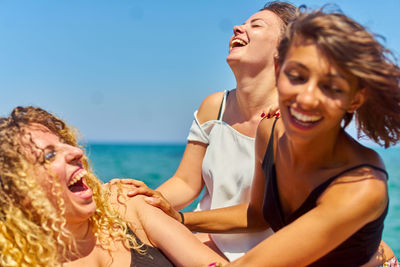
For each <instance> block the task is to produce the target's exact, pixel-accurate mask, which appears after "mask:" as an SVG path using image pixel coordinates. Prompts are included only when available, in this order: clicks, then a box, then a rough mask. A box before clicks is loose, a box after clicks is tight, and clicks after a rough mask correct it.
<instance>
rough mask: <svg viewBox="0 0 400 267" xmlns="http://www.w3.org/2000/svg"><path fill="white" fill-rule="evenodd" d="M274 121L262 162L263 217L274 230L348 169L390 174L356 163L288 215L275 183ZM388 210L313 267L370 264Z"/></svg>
mask: <svg viewBox="0 0 400 267" xmlns="http://www.w3.org/2000/svg"><path fill="white" fill-rule="evenodd" d="M275 123H276V120H275V122H274V125H273V127H272V132H271V136H270V139H269V142H268V146H267V150H266V152H265V156H264V160H263V163H262V168H263V170H264V176H265V190H264V203H263V216H264V219H265V221H266V222H267V223H268V224H269V225H270V227H271V228H272V230H274V232H276V231H278V230H279V229H281V228H283V227H285V226H286V225H288V224H290V223H291V222H293V221H295V220H296V219H297V218H299V217H300V216H302V215H303V214H305V213H307V212H308V211H310V210H312V209H313V208H315V207H316V203H317V200H318V198H319V196H320V195H321V194H322V193H323V192H324V191H325V190H326V188H327V187H328V186H329V185H330V184H331V183H332V182H333V181H334V180H335V179H336V178H338V177H339V176H341V175H342V174H344V173H345V172H348V171H351V170H354V169H357V168H361V167H365V166H367V167H370V168H373V169H375V170H379V171H381V172H383V173H385V175H386V177H388V174H387V172H386V171H385V170H383V169H381V168H379V167H376V166H373V165H370V164H360V165H357V166H354V167H352V168H349V169H347V170H344V171H342V172H340V173H339V174H337V175H335V176H333V177H331V178H329V179H328V180H327V181H325V182H324V183H322V184H321V185H319V186H317V187H316V188H315V189H314V190H313V191H312V192H311V193H310V194H309V195H308V197H307V198H306V200H305V201H304V202H303V204H302V205H301V206H300V207H299V208H298V209H297V210H295V211H294V212H292V213H291V214H289V215H288V216H286V217H285V216H284V214H283V211H282V208H281V205H280V199H279V193H278V188H277V182H276V169H275V162H274V151H273V143H274V142H273V133H274V128H275ZM387 211H388V206H386V209H385V211H384V212H383V213H382V215H381V216H379V218H377V219H376V220H374V221H372V222H370V223H368V224H366V225H364V226H363V227H362V228H361V229H360V230H358V231H357V232H356V233H354V234H353V235H352V236H350V237H349V238H348V239H347V240H345V241H344V242H343V243H341V244H340V245H339V246H338V247H336V248H335V249H334V250H332V251H331V252H329V253H328V254H326V255H325V256H323V257H322V258H320V259H319V260H317V261H316V262H314V263H313V264H311V265H310V266H360V265H362V264H364V263H367V262H368V260H369V259H370V258H371V257H372V255H373V254H374V253H375V252H376V251H377V249H378V247H379V243H380V241H381V238H382V231H383V221H384V219H385V217H386V214H387ZM299 249H301V248H299Z"/></svg>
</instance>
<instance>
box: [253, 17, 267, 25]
mask: <svg viewBox="0 0 400 267" xmlns="http://www.w3.org/2000/svg"><path fill="white" fill-rule="evenodd" d="M258 20H261V21H262V22H264V23H265V24H268V23H267V22H266V21H265V20H263V19H262V18H254V19H252V20H250V23H253V22H256V21H258Z"/></svg>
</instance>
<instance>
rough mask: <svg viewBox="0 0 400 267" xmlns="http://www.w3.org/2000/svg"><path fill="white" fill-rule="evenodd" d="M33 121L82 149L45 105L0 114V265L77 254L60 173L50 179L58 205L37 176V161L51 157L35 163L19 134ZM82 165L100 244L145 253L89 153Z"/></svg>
mask: <svg viewBox="0 0 400 267" xmlns="http://www.w3.org/2000/svg"><path fill="white" fill-rule="evenodd" d="M33 123H36V124H41V125H43V126H45V127H46V128H48V129H49V130H50V131H51V132H52V133H54V134H55V135H57V136H58V137H59V138H60V140H62V141H63V142H65V143H67V144H69V145H72V146H76V147H78V143H77V139H76V130H74V129H73V128H71V127H68V126H67V125H66V124H65V123H64V122H63V121H62V120H61V119H59V118H57V117H56V116H54V115H52V114H50V113H48V112H47V111H45V110H43V109H41V108H38V107H31V106H28V107H16V108H15V109H14V110H13V111H12V113H11V114H10V116H9V117H6V118H5V117H4V118H0V147H1V149H0V207H1V208H0V266H60V265H61V263H62V262H65V261H68V259H67V253H68V254H69V255H71V253H72V255H75V256H79V253H78V252H77V249H76V244H75V241H74V239H73V237H72V235H71V233H70V232H69V231H68V230H67V229H66V227H65V225H66V219H65V217H64V214H65V205H64V201H63V199H62V198H61V193H62V192H61V190H62V189H61V185H60V183H59V182H58V180H57V177H56V176H55V175H51V177H52V178H53V179H50V180H49V183H50V184H51V194H52V195H53V196H54V198H53V199H56V201H55V202H56V203H54V202H52V201H51V200H49V198H48V196H47V194H46V193H45V192H44V190H43V188H42V187H41V185H40V184H39V183H38V182H37V180H36V179H35V177H34V169H35V167H37V164H41V165H43V166H45V167H46V164H47V161H46V160H45V159H44V158H38V159H37V161H36V162H34V163H32V161H29V160H28V159H27V158H26V153H24V149H26V148H24V147H23V145H22V144H21V136H22V135H23V134H24V133H25V131H26V127H27V126H29V125H31V124H33ZM82 163H83V167H84V168H85V169H86V171H87V173H88V174H87V175H86V176H85V180H86V182H87V184H88V186H89V187H90V188H91V189H92V191H93V200H94V201H95V203H96V206H97V208H96V211H95V213H94V215H92V216H91V217H90V219H89V223H90V224H91V226H92V231H93V233H94V235H95V236H96V238H97V240H98V242H99V244H100V246H101V247H102V248H104V249H105V250H108V251H111V243H112V242H114V241H121V242H122V243H123V244H124V245H125V247H126V248H133V249H136V250H138V251H141V250H140V246H139V245H138V243H137V241H136V240H135V238H134V237H133V236H131V235H130V234H129V233H128V225H127V223H126V222H125V221H124V220H123V219H122V218H121V217H120V215H119V214H118V213H117V212H116V211H115V210H114V209H113V208H112V206H111V204H110V202H109V196H110V194H109V192H108V191H106V190H105V189H103V187H102V184H101V182H100V181H99V179H98V178H97V177H96V176H95V174H94V173H93V171H92V170H91V168H90V166H89V161H88V159H87V157H86V156H83V158H82Z"/></svg>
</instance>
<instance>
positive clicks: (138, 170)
mask: <svg viewBox="0 0 400 267" xmlns="http://www.w3.org/2000/svg"><path fill="white" fill-rule="evenodd" d="M184 149H185V145H184V144H173V145H171V144H165V145H162V144H150V145H147V144H89V145H87V146H86V152H87V153H88V155H89V158H90V159H91V160H92V164H93V169H94V171H95V173H96V174H97V176H98V177H99V178H100V179H102V180H103V181H104V182H107V181H108V180H110V179H111V178H124V177H129V178H135V179H138V180H142V181H144V182H145V183H146V184H147V185H148V186H149V187H151V188H156V187H157V186H159V185H160V184H162V183H163V182H164V181H165V180H167V179H168V178H169V177H171V176H172V175H173V174H174V172H175V170H176V168H177V167H178V164H179V162H180V160H181V157H182V155H183V151H184ZM375 150H376V151H377V152H378V153H379V154H380V155H381V156H382V158H383V160H384V162H385V165H386V169H387V171H388V173H389V198H390V202H389V213H388V216H387V217H386V220H385V228H384V232H383V240H384V241H386V243H388V244H389V245H390V246H391V248H392V249H393V250H394V252H395V254H396V255H397V256H398V257H399V256H400V164H399V163H400V147H395V148H389V149H386V150H385V149H383V148H375ZM197 201H198V200H196V201H195V202H194V203H193V204H192V205H190V206H188V207H187V208H185V210H191V209H193V208H194V207H195V206H196V204H197Z"/></svg>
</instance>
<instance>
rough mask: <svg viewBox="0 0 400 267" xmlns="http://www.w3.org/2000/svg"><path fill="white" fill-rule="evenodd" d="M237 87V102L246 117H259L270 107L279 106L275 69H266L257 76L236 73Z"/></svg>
mask: <svg viewBox="0 0 400 267" xmlns="http://www.w3.org/2000/svg"><path fill="white" fill-rule="evenodd" d="M235 76H236V81H237V87H236V92H235V100H236V101H235V102H236V103H235V104H236V106H237V108H238V109H239V110H240V112H241V113H242V115H243V116H244V117H245V119H247V120H248V119H250V118H252V117H255V116H256V117H259V116H260V115H261V113H262V112H265V111H268V110H266V109H268V108H270V107H278V93H277V89H276V86H275V77H274V75H273V70H269V71H268V70H264V71H262V72H259V73H258V74H257V75H256V76H252V77H251V76H248V75H241V76H238V75H235Z"/></svg>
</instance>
